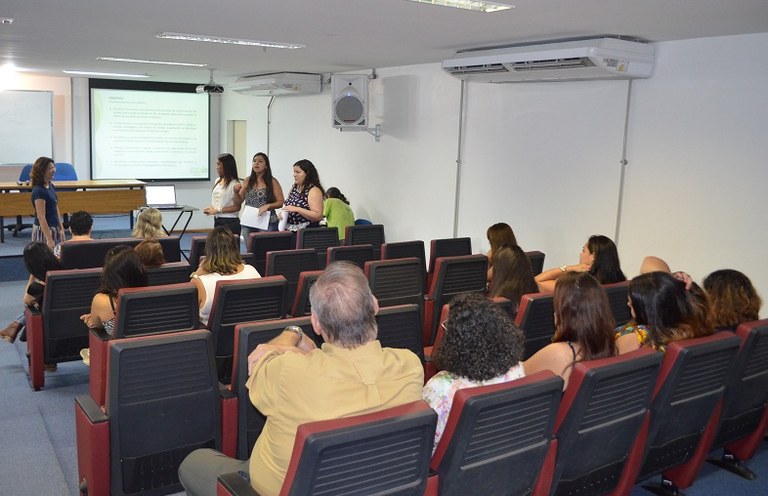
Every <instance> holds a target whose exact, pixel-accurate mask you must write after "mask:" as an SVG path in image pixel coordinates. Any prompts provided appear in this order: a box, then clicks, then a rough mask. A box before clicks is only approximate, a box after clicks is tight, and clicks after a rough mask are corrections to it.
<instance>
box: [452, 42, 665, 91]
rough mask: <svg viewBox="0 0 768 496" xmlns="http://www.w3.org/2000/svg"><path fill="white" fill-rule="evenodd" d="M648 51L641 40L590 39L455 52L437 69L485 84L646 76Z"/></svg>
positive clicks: (650, 55) (650, 54)
mask: <svg viewBox="0 0 768 496" xmlns="http://www.w3.org/2000/svg"><path fill="white" fill-rule="evenodd" d="M654 53H655V49H654V47H653V45H649V44H647V43H640V42H637V41H628V40H622V39H618V38H592V39H582V40H573V41H560V42H548V43H538V44H532V45H516V46H511V47H507V48H494V49H488V50H473V51H465V52H459V53H457V54H456V55H454V56H453V57H452V58H451V59H448V60H445V61H443V69H444V70H445V71H447V72H448V73H449V74H451V75H453V76H455V77H457V78H459V79H464V80H467V81H480V82H486V83H525V82H534V81H583V80H590V79H635V78H647V77H650V75H651V73H652V72H653V62H654Z"/></svg>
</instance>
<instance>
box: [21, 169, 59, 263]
mask: <svg viewBox="0 0 768 496" xmlns="http://www.w3.org/2000/svg"><path fill="white" fill-rule="evenodd" d="M55 174H56V165H55V164H54V163H53V159H51V158H48V157H40V158H38V159H37V160H35V163H34V165H32V171H31V172H30V174H29V178H30V180H31V182H32V207H33V208H34V209H35V222H34V224H33V225H32V241H39V242H40V243H45V244H47V245H48V247H49V248H50V249H51V250H53V248H54V247H55V246H56V245H57V244H59V243H61V242H62V241H64V224H63V223H62V220H61V212H60V211H59V197H58V196H57V195H56V188H54V186H53V183H52V181H53V176H54V175H55Z"/></svg>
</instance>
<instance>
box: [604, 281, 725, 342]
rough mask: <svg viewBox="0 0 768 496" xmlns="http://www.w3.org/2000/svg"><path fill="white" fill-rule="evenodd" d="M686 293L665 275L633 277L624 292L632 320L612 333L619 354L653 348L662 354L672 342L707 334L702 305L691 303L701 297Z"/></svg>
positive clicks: (682, 287) (684, 286)
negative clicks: (614, 334)
mask: <svg viewBox="0 0 768 496" xmlns="http://www.w3.org/2000/svg"><path fill="white" fill-rule="evenodd" d="M697 288H698V287H697ZM694 291H697V290H696V289H694ZM689 292H690V289H689V290H686V283H685V282H684V281H683V280H681V279H678V278H676V277H674V276H673V275H672V274H667V273H666V272H649V273H647V274H642V275H639V276H637V277H635V278H633V279H632V280H631V281H630V282H629V289H628V294H629V300H628V304H629V308H630V310H631V312H632V317H633V321H632V322H631V323H630V324H628V325H625V326H624V327H622V328H620V329H619V330H617V331H616V345H617V346H618V347H619V351H620V352H621V353H627V352H629V351H632V350H636V349H638V348H653V349H655V350H657V351H659V352H663V351H665V350H666V348H667V345H668V344H669V343H670V342H672V341H678V340H681V339H689V338H695V337H699V336H704V335H707V334H710V333H711V329H710V328H709V325H708V324H707V322H706V320H705V317H706V315H705V313H706V312H705V311H704V307H705V306H706V302H702V303H697V302H696V301H694V300H695V299H701V297H702V296H701V295H700V296H698V297H696V296H695V295H692V294H689ZM697 294H698V293H697ZM702 295H703V293H702ZM704 296H705V295H704Z"/></svg>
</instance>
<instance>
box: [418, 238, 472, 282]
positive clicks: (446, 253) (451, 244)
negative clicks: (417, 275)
mask: <svg viewBox="0 0 768 496" xmlns="http://www.w3.org/2000/svg"><path fill="white" fill-rule="evenodd" d="M471 254H472V239H471V238H443V239H433V240H432V241H430V242H429V265H428V266H427V287H429V286H431V285H432V277H433V276H434V273H435V265H436V263H437V259H438V258H442V257H458V256H460V255H471Z"/></svg>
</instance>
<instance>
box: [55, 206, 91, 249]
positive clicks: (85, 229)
mask: <svg viewBox="0 0 768 496" xmlns="http://www.w3.org/2000/svg"><path fill="white" fill-rule="evenodd" d="M92 230H93V217H91V214H89V213H88V212H83V211H82V210H78V211H77V212H75V213H73V214H72V215H70V216H69V232H70V234H71V235H72V237H71V238H70V239H68V240H67V241H64V242H65V243H75V242H78V241H93V238H91V231H92ZM53 254H54V255H56V257H57V258H61V243H59V244H57V245H56V246H55V247H54V248H53Z"/></svg>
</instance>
